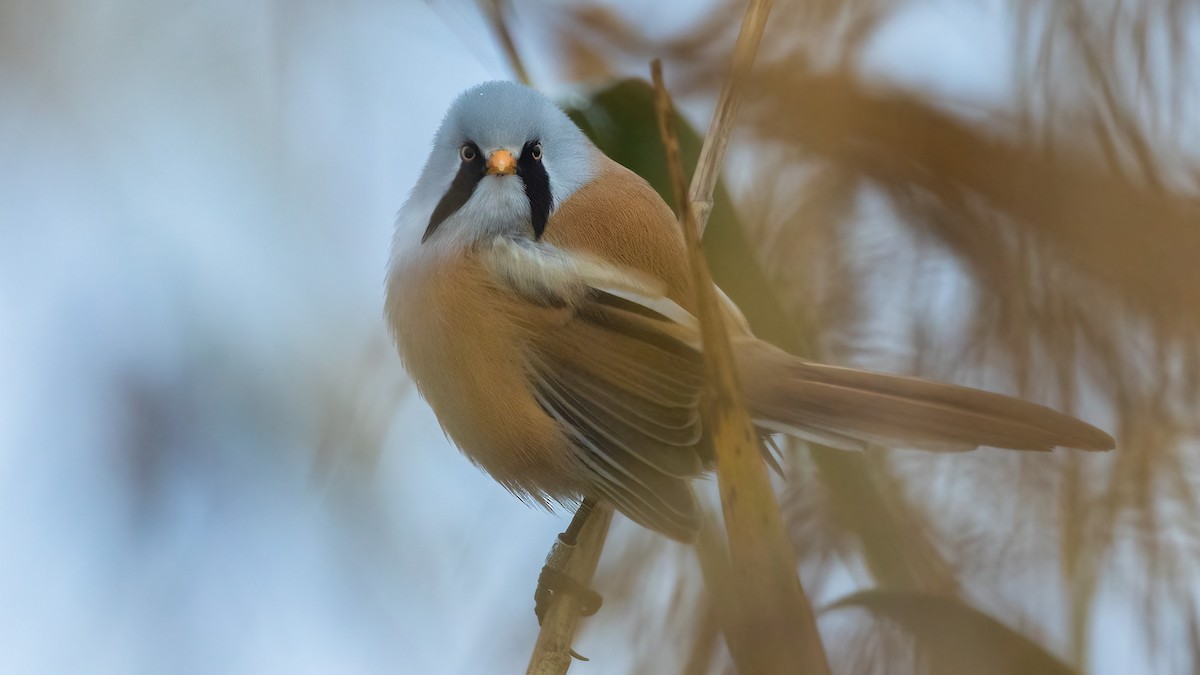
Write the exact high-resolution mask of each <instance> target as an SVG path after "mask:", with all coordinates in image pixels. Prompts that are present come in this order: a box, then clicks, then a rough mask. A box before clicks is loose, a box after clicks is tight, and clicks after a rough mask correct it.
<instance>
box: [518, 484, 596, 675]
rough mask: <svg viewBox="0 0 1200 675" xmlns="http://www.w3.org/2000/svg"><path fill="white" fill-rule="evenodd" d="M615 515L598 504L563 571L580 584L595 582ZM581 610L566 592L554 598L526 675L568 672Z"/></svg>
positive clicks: (560, 674) (576, 601)
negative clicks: (605, 540) (593, 577)
mask: <svg viewBox="0 0 1200 675" xmlns="http://www.w3.org/2000/svg"><path fill="white" fill-rule="evenodd" d="M612 516H613V512H612V508H611V507H609V506H608V505H606V504H597V505H596V506H595V507H594V508H593V509H592V513H591V515H590V516H589V517H588V519H587V522H586V523H585V524H584V526H583V530H582V531H580V533H579V539H578V541H577V543H576V544H575V548H574V550H573V551H572V552H571V555H570V558H568V559H567V562H566V565H565V566H563V568H562V569H561V571H562V572H564V573H566V575H567V576H569V577H571V578H572V579H574V580H576V581H578V582H579V583H581V584H585V585H586V584H590V583H592V576H593V575H595V574H596V565H597V563H599V562H600V553H601V552H602V551H603V550H604V539H605V537H607V536H608V526H609V524H610V523H612ZM582 610H583V606H582V604H581V603H580V600H579V598H578V597H576V596H575V595H573V594H571V593H567V592H559V593H555V594H554V595H553V597H552V598H551V599H550V604H549V606H548V607H547V609H546V615H545V617H544V618H543V619H542V630H541V632H539V633H538V639H537V643H536V644H534V646H533V655H532V656H531V657H530V659H529V668H528V670H526V671H525V672H526V675H562V673H565V672H567V668H570V667H571V659H572V658H573V657H572V655H571V641H572V640H574V638H575V629H576V627H577V626H578V625H579V619H580V616H581V614H582Z"/></svg>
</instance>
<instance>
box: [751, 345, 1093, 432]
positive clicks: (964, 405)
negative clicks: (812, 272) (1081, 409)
mask: <svg viewBox="0 0 1200 675" xmlns="http://www.w3.org/2000/svg"><path fill="white" fill-rule="evenodd" d="M734 350H735V354H736V356H737V360H738V369H739V372H740V373H741V378H742V383H743V387H744V388H745V391H746V396H747V398H748V402H749V405H750V409H751V411H752V414H753V415H754V416H755V422H756V423H757V424H758V425H759V426H760V427H763V428H765V429H769V430H771V431H779V432H783V433H787V434H791V435H795V436H798V437H800V438H804V439H807V440H811V441H815V442H818V443H821V444H824V445H828V446H831V447H835V448H844V449H862V448H864V447H865V446H866V445H867V444H875V445H883V446H888V447H900V448H919V449H923V450H933V451H939V452H961V451H965V450H971V449H974V448H976V447H978V446H981V445H988V446H993V447H997V448H1011V449H1014V450H1040V451H1048V450H1051V449H1053V448H1055V447H1058V446H1062V447H1068V448H1078V449H1082V450H1111V449H1112V448H1113V447H1114V446H1115V443H1114V441H1113V439H1112V437H1111V436H1109V435H1108V434H1106V433H1104V432H1103V431H1101V430H1099V429H1097V428H1096V427H1093V426H1092V425H1090V424H1087V423H1086V422H1082V421H1080V420H1078V419H1075V418H1074V417H1071V416H1070V415H1064V414H1063V413H1060V412H1058V411H1056V410H1052V409H1050V408H1047V407H1045V406H1041V405H1037V404H1035V403H1029V402H1027V401H1022V400H1020V399H1016V398H1012V397H1009V396H1002V395H1000V394H992V393H988V392H986V391H980V390H978V389H971V388H968V387H960V386H957V385H952V384H944V383H941V382H931V381H929V380H922V379H918V378H915V377H905V376H901V375H887V374H884V373H875V372H871V371H866V370H856V369H853V368H839V367H836V366H826V365H821V364H818V363H811V362H807V361H804V360H801V359H798V358H796V357H794V356H791V355H789V354H787V353H786V352H784V351H782V350H780V349H777V348H775V347H773V346H771V345H769V344H767V343H765V342H762V341H760V340H755V339H753V338H745V339H737V340H735V342H734Z"/></svg>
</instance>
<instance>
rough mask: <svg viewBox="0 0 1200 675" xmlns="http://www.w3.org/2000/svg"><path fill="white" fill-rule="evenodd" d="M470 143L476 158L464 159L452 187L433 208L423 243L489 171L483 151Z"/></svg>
mask: <svg viewBox="0 0 1200 675" xmlns="http://www.w3.org/2000/svg"><path fill="white" fill-rule="evenodd" d="M469 145H470V146H471V147H472V148H474V149H475V158H474V159H472V160H471V161H469V162H466V161H464V162H463V163H462V165H461V166H460V167H459V168H458V173H457V174H456V175H455V176H454V181H453V182H452V183H450V189H449V190H446V194H444V195H442V199H441V201H439V202H438V205H437V208H435V209H434V210H433V215H432V216H430V218H429V226H428V227H426V228H425V234H423V235H421V243H422V244H424V243H425V240H426V239H429V237H430V236H431V235H432V234H433V231H434V230H436V229H437V228H438V225H441V224H442V221H444V220H446V219H447V218H449V217H450V216H451V215H452V214H453V213H454V212H455V211H457V210H459V209H461V208H462V206H463V204H466V203H467V200H468V199H470V198H471V195H472V194H474V193H475V186H476V185H478V184H479V181H481V180H483V176H484V174H485V173H487V162H486V161H485V160H484V159H483V153H482V152H480V151H479V148H478V147H477V146H476V145H475V144H474V143H470V144H469Z"/></svg>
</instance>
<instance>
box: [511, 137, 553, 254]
mask: <svg viewBox="0 0 1200 675" xmlns="http://www.w3.org/2000/svg"><path fill="white" fill-rule="evenodd" d="M537 144H538V141H529V142H528V143H526V144H525V147H524V148H522V149H521V157H520V159H518V160H517V175H519V176H520V177H521V180H522V181H524V183H525V197H526V198H527V199H529V222H530V224H532V225H533V238H534V239H535V240H536V239H541V238H542V233H543V232H545V231H546V221H547V220H549V218H550V206H551V205H552V204H553V202H554V200H553V198H552V197H551V195H550V176H549V174H547V173H546V165H544V164H542V162H541V160H537V159H534V158H533V146H535V145H537Z"/></svg>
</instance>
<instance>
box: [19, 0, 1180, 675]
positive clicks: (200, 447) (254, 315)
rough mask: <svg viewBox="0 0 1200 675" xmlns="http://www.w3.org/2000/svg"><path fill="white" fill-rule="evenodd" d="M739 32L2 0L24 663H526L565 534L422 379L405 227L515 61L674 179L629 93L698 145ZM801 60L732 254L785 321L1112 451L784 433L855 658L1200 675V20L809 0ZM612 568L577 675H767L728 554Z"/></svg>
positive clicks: (726, 263) (730, 246)
mask: <svg viewBox="0 0 1200 675" xmlns="http://www.w3.org/2000/svg"><path fill="white" fill-rule="evenodd" d="M743 10H744V4H743V3H742V2H724V1H722V0H710V1H708V2H699V3H691V2H687V3H685V2H663V3H655V4H653V5H648V3H640V2H635V1H633V0H613V1H611V2H570V3H566V2H550V1H547V0H512V2H511V3H509V2H495V3H493V2H491V0H481V1H480V2H478V3H474V2H470V1H469V0H430V1H429V2H399V1H396V0H392V1H390V2H382V1H379V0H351V1H348V2H317V1H314V0H291V1H289V2H280V1H278V0H275V1H266V2H259V3H244V2H232V1H230V0H214V1H213V2H207V3H188V2H151V1H149V0H99V1H92V2H66V1H64V0H5V2H3V3H2V4H0V671H2V672H5V673H168V672H169V673H230V674H234V673H283V672H287V673H364V674H366V673H371V674H373V673H392V672H402V673H492V672H496V673H507V672H521V671H522V670H523V669H524V667H525V664H526V663H527V661H528V658H529V654H530V651H531V648H532V645H533V641H534V638H535V636H536V630H537V625H536V621H535V619H534V616H533V612H532V591H533V586H534V582H535V580H536V577H537V574H538V570H539V569H540V567H541V564H542V561H543V558H544V556H545V553H546V551H547V548H548V546H549V545H550V543H551V541H552V540H553V538H554V536H555V534H556V533H557V532H559V531H560V530H561V529H562V528H563V527H564V526H565V524H566V519H565V518H564V516H563V514H548V513H545V512H541V511H537V510H532V509H528V508H526V507H525V506H524V505H522V504H521V503H520V502H518V501H517V500H515V499H513V498H512V497H511V496H510V495H508V494H507V493H506V492H504V490H503V489H502V488H500V487H499V486H498V485H496V484H495V483H493V482H492V481H491V480H490V479H489V478H487V477H486V476H485V475H483V474H482V473H481V472H479V471H478V470H476V469H475V468H474V467H472V466H471V465H470V463H469V462H467V461H466V460H465V459H464V458H463V457H462V456H460V455H459V454H458V452H457V451H456V450H455V449H454V448H453V447H452V446H450V445H449V444H448V443H447V442H446V440H445V439H444V438H443V436H442V434H441V432H440V430H439V428H438V425H437V422H436V420H435V418H434V417H433V415H432V413H431V412H430V410H429V409H428V408H427V406H425V404H424V403H423V402H422V401H421V400H420V399H419V397H418V396H417V395H416V394H415V392H414V391H413V388H412V387H411V385H410V384H409V382H408V381H407V380H406V378H405V376H404V374H403V371H402V369H401V367H400V365H399V363H398V360H397V358H396V357H395V354H394V350H393V349H392V346H391V343H390V338H389V336H388V334H387V330H386V327H385V326H384V323H383V320H382V293H383V276H384V269H385V265H386V261H387V257H388V251H389V247H390V236H391V225H392V219H393V217H394V215H395V213H396V211H397V210H398V209H399V207H400V205H401V204H402V203H403V201H404V199H405V197H406V195H407V192H408V190H409V188H410V187H411V185H412V184H413V182H414V181H415V180H416V176H417V172H418V170H419V169H420V166H421V164H422V163H423V161H424V159H425V156H426V153H427V149H428V147H429V143H430V139H431V138H432V135H433V132H434V130H435V128H436V126H437V124H438V122H439V120H440V118H441V115H442V114H443V113H444V111H445V109H446V107H447V105H448V104H449V102H450V100H451V99H452V98H453V96H454V95H455V94H456V93H458V92H459V91H461V90H462V89H465V88H466V87H468V86H470V85H472V84H475V83H478V82H480V81H483V80H487V79H496V78H527V79H528V80H530V81H531V82H532V83H533V84H534V85H535V86H538V87H539V88H541V89H542V90H543V91H546V92H547V93H549V94H551V95H552V96H554V97H556V98H557V99H558V100H560V101H562V103H563V105H564V106H566V107H570V108H571V109H572V111H573V114H574V115H575V116H576V118H577V119H578V120H579V121H580V123H581V125H582V126H584V127H585V128H587V130H588V131H589V132H590V133H592V134H594V135H595V137H596V138H597V141H598V142H599V143H600V144H601V145H602V146H603V147H604V148H605V149H606V150H607V151H608V152H609V153H610V155H612V156H613V157H614V158H616V159H618V160H619V161H622V162H624V163H626V164H628V165H630V166H631V167H633V168H635V169H636V170H639V171H641V172H643V173H644V175H647V176H648V177H650V178H652V179H656V180H657V179H660V178H661V175H662V165H661V163H660V162H661V160H660V149H659V146H658V145H657V143H658V139H657V132H656V131H655V121H654V117H653V114H652V108H651V107H650V103H649V98H648V97H647V95H646V89H645V87H644V85H643V84H641V83H640V82H637V81H630V80H629V79H628V78H638V79H644V78H646V77H647V75H648V65H647V64H648V62H649V60H650V59H651V58H654V57H661V58H663V59H664V65H665V69H666V74H667V83H668V86H669V87H670V88H671V90H672V92H673V94H674V95H675V96H676V97H677V102H678V105H679V107H680V110H681V111H682V113H683V114H684V117H685V118H686V119H687V120H689V121H690V122H691V123H692V125H693V126H694V127H695V128H696V129H699V133H700V135H702V134H703V130H704V129H705V128H706V127H707V123H708V119H709V116H710V114H711V111H712V105H713V101H714V99H715V94H716V91H717V90H718V89H719V87H720V85H721V83H722V82H723V78H724V75H725V72H726V69H727V67H728V63H729V54H730V51H731V46H732V43H733V38H734V37H735V35H736V30H737V27H738V24H739V23H740V20H741V14H742V12H743ZM764 40H765V41H764V44H763V48H762V50H761V51H760V54H759V59H758V66H757V68H756V70H755V73H754V76H753V78H752V80H751V81H750V82H749V83H748V89H747V94H746V97H747V98H746V103H745V105H744V107H743V108H742V112H741V115H740V117H739V122H740V124H739V127H738V129H737V131H736V133H735V136H734V140H733V148H732V151H731V156H730V159H729V161H728V163H727V165H726V173H725V181H726V182H725V186H724V187H723V188H722V190H721V191H720V192H719V195H718V198H719V204H718V211H717V213H716V215H715V216H714V220H713V223H712V225H711V227H710V230H709V232H708V233H707V234H706V240H707V241H708V245H709V251H708V254H709V256H710V259H711V260H712V262H713V265H714V270H715V274H716V275H717V277H718V280H719V281H720V282H721V283H722V284H723V285H724V286H725V287H726V288H727V290H729V291H730V294H731V295H733V296H734V298H735V299H736V300H738V301H739V302H740V303H742V305H743V307H744V308H745V309H746V311H747V314H748V315H749V317H750V319H751V321H752V322H753V323H754V324H755V327H756V329H757V331H758V332H759V333H760V335H763V336H767V337H770V338H771V339H773V340H774V341H776V342H778V343H780V344H781V345H782V346H785V347H787V348H788V349H790V350H792V351H795V352H797V353H800V354H804V355H807V356H811V357H814V358H819V359H821V360H825V361H829V362H836V363H844V364H849V365H856V366H866V367H872V368H877V369H883V370H888V371H894V372H906V373H918V374H921V375H925V376H930V377H936V378H939V379H944V380H949V381H955V382H960V383H964V384H969V385H974V386H980V387H985V388H988V389H991V390H994V391H1001V392H1005V393H1010V394H1017V395H1021V396H1024V397H1026V398H1030V399H1032V400H1037V401H1040V402H1043V403H1046V404H1049V405H1052V406H1054V407H1057V408H1059V409H1062V410H1066V411H1069V412H1072V413H1073V414H1076V415H1078V416H1080V417H1082V418H1084V419H1086V420H1088V421H1089V422H1092V423H1094V424H1097V425H1098V426H1101V427H1102V428H1105V429H1106V430H1108V431H1110V432H1112V433H1113V435H1114V436H1116V437H1117V438H1118V450H1117V451H1115V452H1113V453H1109V454H1107V455H1095V454H1087V455H1084V454H1082V453H1075V452H1071V451H1065V450H1059V451H1056V452H1055V453H1053V454H1047V455H1039V456H1025V455H1018V454H1016V453H1005V452H1003V451H998V450H989V449H985V450H981V451H978V452H975V453H970V454H966V455H953V456H937V455H928V454H921V453H917V452H912V451H904V450H897V451H892V452H882V451H880V452H871V453H867V454H865V455H860V454H849V453H841V452H837V451H833V450H829V449H825V448H820V447H808V446H805V445H803V444H795V445H789V446H786V447H785V448H784V454H785V459H786V462H785V465H786V470H785V473H786V474H787V476H786V480H779V481H777V489H778V493H779V498H780V501H781V505H782V507H783V509H784V515H785V520H786V524H787V527H788V529H789V534H790V536H791V537H792V540H793V542H794V544H795V548H796V551H797V555H798V557H799V559H800V561H801V569H800V572H801V579H802V580H803V582H804V584H805V587H806V589H807V590H808V592H809V594H810V596H811V597H812V598H813V600H814V604H815V605H817V607H818V608H819V611H820V613H819V622H820V627H821V631H822V636H823V638H824V641H825V643H826V647H827V650H828V651H829V654H830V659H831V662H832V664H833V668H834V671H835V672H837V673H910V672H911V673H962V672H996V673H1016V672H1022V673H1027V672H1055V673H1060V672H1067V673H1069V672H1091V673H1131V672H1145V673H1149V672H1161V673H1185V672H1196V671H1197V670H1198V669H1200V614H1198V607H1200V605H1198V601H1200V598H1198V589H1200V583H1198V582H1200V574H1198V572H1200V570H1198V569H1197V563H1198V562H1200V519H1198V518H1197V515H1200V514H1198V509H1197V489H1198V488H1200V485H1198V482H1200V474H1198V473H1197V460H1198V459H1200V454H1198V452H1197V450H1198V448H1197V445H1196V433H1197V430H1198V429H1197V427H1198V422H1200V414H1198V412H1197V411H1198V410H1200V408H1198V407H1197V403H1198V398H1200V340H1198V337H1200V334H1198V333H1200V331H1198V329H1200V72H1197V71H1198V70H1200V2H1196V1H1195V0H1006V1H1000V0H974V1H964V0H778V1H777V2H776V3H775V8H774V10H773V15H772V21H771V23H770V24H769V26H768V29H767V32H766V35H765V38H764ZM685 141H687V142H686V143H685V150H686V151H687V152H685V154H687V155H690V156H691V157H693V158H694V154H695V147H696V144H697V143H698V141H697V140H696V139H695V138H694V137H693V138H691V139H690V140H688V139H685ZM701 488H702V489H703V490H705V491H708V492H710V493H711V492H712V482H711V481H709V482H708V483H707V484H705V485H702V486H701ZM595 586H596V588H597V589H598V590H600V591H601V593H602V594H604V596H605V598H606V604H605V606H604V608H603V609H602V610H601V612H600V613H599V614H598V615H597V616H595V617H593V618H591V619H588V620H586V621H585V622H584V623H583V629H582V632H581V634H580V636H579V638H578V640H577V641H576V648H577V649H578V650H579V651H580V652H582V653H583V654H585V655H587V656H589V657H591V658H592V661H591V662H590V663H586V664H576V665H575V666H574V667H573V670H572V672H586V673H689V674H696V675H699V674H702V673H723V672H730V671H731V662H730V660H729V655H728V652H727V650H726V649H725V647H724V645H723V641H722V639H721V637H720V635H719V633H718V632H717V629H716V625H715V622H714V619H713V616H712V610H711V607H710V604H709V602H708V600H707V599H706V597H705V594H704V592H703V588H702V584H701V581H700V577H699V574H698V565H697V563H696V561H695V557H694V555H693V553H692V552H691V550H690V549H688V548H685V547H683V546H680V545H677V544H674V543H671V542H668V541H665V540H663V539H662V538H660V537H657V536H655V535H652V534H650V533H648V532H645V531H642V530H640V529H639V528H637V527H636V526H633V525H632V524H630V523H629V522H628V521H625V520H623V519H622V518H621V517H620V516H618V517H617V520H616V521H615V525H614V529H613V532H612V535H611V537H610V540H609V543H608V546H607V548H606V550H605V553H604V557H603V559H602V561H601V565H600V569H599V572H598V576H597V579H596V582H595ZM847 598H848V599H847Z"/></svg>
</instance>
